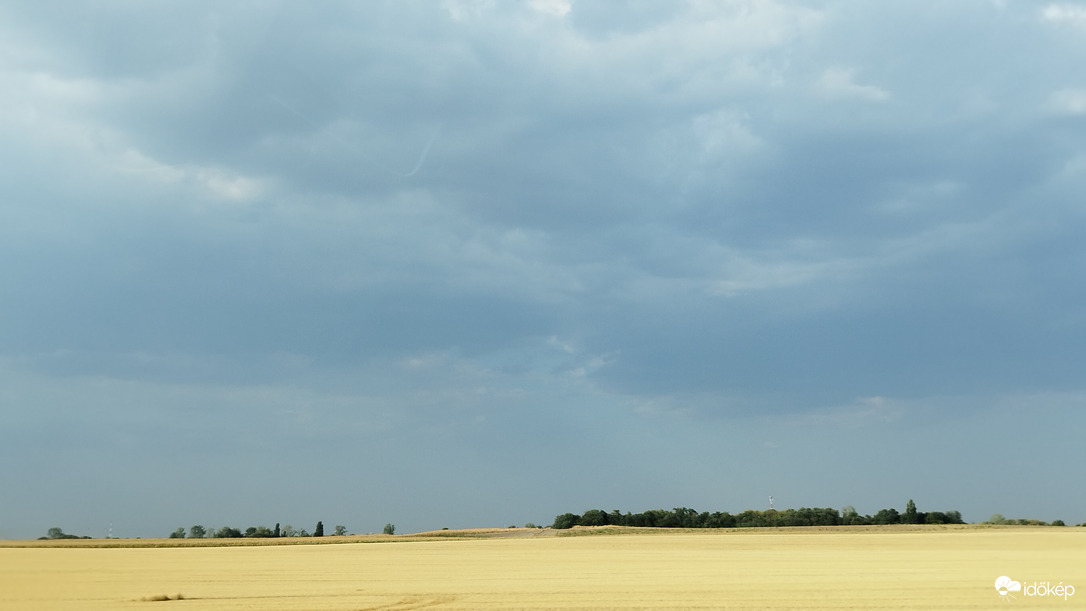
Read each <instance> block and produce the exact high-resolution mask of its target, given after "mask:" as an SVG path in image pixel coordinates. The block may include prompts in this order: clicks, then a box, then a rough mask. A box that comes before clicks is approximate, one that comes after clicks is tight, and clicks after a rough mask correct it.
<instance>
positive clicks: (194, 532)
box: [189, 524, 207, 539]
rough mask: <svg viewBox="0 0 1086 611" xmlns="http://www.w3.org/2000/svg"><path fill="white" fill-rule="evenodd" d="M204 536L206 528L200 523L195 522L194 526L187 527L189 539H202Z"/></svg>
mask: <svg viewBox="0 0 1086 611" xmlns="http://www.w3.org/2000/svg"><path fill="white" fill-rule="evenodd" d="M206 536H207V529H206V528H204V527H203V526H202V525H200V524H196V525H194V526H190V527H189V538H190V539H203V538H204V537H206Z"/></svg>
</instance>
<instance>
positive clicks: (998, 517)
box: [985, 513, 1007, 524]
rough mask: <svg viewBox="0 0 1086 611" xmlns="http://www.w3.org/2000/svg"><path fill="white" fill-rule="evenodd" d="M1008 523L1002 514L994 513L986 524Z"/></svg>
mask: <svg viewBox="0 0 1086 611" xmlns="http://www.w3.org/2000/svg"><path fill="white" fill-rule="evenodd" d="M1006 523H1007V518H1004V517H1003V514H1001V513H993V514H992V517H990V518H988V521H987V522H985V524H1006Z"/></svg>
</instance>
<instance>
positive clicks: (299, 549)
mask: <svg viewBox="0 0 1086 611" xmlns="http://www.w3.org/2000/svg"><path fill="white" fill-rule="evenodd" d="M545 532H547V533H548V534H551V533H553V531H545ZM503 534H504V535H505V536H499V535H503ZM539 534H540V531H530V530H527V529H516V531H510V532H504V533H503V532H502V531H494V532H490V533H488V532H475V533H458V532H456V531H449V532H447V533H434V534H430V535H424V536H396V537H370V538H355V539H340V541H351V542H345V543H341V544H325V545H257V546H238V545H231V546H216V547H209V546H206V545H199V544H206V543H207V541H206V540H202V541H185V544H180V542H179V541H166V540H163V541H146V540H145V541H138V542H124V541H120V542H118V541H108V542H102V541H96V542H95V541H78V542H72V543H71V544H70V545H68V546H59V545H56V544H55V542H41V544H38V542H7V544H6V545H7V546H4V547H0V609H4V610H5V611H7V610H22V609H33V610H39V609H79V610H87V609H132V610H136V609H160V610H161V609H187V610H205V609H206V610H223V611H229V610H235V609H239V610H240V609H264V610H270V611H276V610H282V611H287V610H299V611H300V610H329V611H332V610H343V611H347V610H350V611H359V610H363V609H387V610H406V609H421V608H433V609H608V608H616V609H618V608H623V609H633V608H640V609H917V608H948V609H991V608H993V607H994V606H995V605H997V604H1000V603H1001V602H1004V601H1001V599H1000V595H999V594H998V593H997V591H996V590H995V588H994V585H993V584H994V582H995V579H996V578H997V577H999V576H1001V575H1008V576H1010V577H1012V578H1013V579H1015V580H1018V581H1020V582H1021V583H1022V585H1023V586H1027V585H1028V584H1031V583H1033V582H1034V581H1036V582H1044V581H1047V582H1050V584H1051V585H1052V586H1056V585H1057V583H1059V582H1062V584H1063V585H1064V586H1067V585H1071V586H1076V587H1078V588H1080V589H1082V590H1083V591H1082V592H1079V593H1076V595H1074V596H1071V597H1068V598H1067V599H1066V600H1065V599H1064V598H1062V597H1056V596H1051V595H1050V596H1046V597H1039V596H1032V597H1030V596H1026V595H1025V592H1024V591H1023V592H1016V593H1014V594H1013V595H1014V596H1016V599H1015V600H1013V601H1010V602H1012V603H1015V604H1016V605H1018V606H1019V607H1020V608H1063V609H1072V608H1083V607H1086V530H1084V529H1082V528H981V527H956V528H948V527H937V528H923V527H919V528H918V527H912V528H868V529H850V528H847V527H846V528H823V529H779V530H778V529H750V530H720V531H709V532H706V531H679V532H676V531H651V530H650V531H638V532H631V531H630V530H628V529H625V530H614V529H612V530H608V529H598V530H596V529H578V530H575V531H570V532H562V533H558V534H557V536H539ZM577 534H586V536H570V535H577ZM441 535H444V536H441ZM510 535H521V536H510ZM592 535H595V536H592ZM335 539H337V538H326V541H324V542H325V543H331V542H332V541H333V540H335ZM95 543H97V544H102V543H109V544H110V546H108V547H93V546H92V545H94V544H95ZM126 543H127V544H132V543H135V544H138V545H141V546H142V547H121V545H123V544H126ZM192 544H197V545H192ZM15 545H22V546H23V547H15ZM156 545H161V546H160V547H155V546H156ZM9 546H10V547H9ZM179 594H180V595H181V596H182V597H183V598H182V600H169V601H164V600H154V599H155V598H159V599H162V598H166V597H170V598H176V597H177V595H179Z"/></svg>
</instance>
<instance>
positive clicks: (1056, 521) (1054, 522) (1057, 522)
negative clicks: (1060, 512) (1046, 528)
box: [1052, 520, 1067, 526]
mask: <svg viewBox="0 0 1086 611" xmlns="http://www.w3.org/2000/svg"><path fill="white" fill-rule="evenodd" d="M1052 526H1067V524H1064V522H1063V520H1052Z"/></svg>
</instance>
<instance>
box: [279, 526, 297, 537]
mask: <svg viewBox="0 0 1086 611" xmlns="http://www.w3.org/2000/svg"><path fill="white" fill-rule="evenodd" d="M279 534H280V536H283V537H297V536H298V532H297V531H295V530H294V527H293V526H291V525H290V524H284V525H283V530H282V531H281V532H280V533H279Z"/></svg>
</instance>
